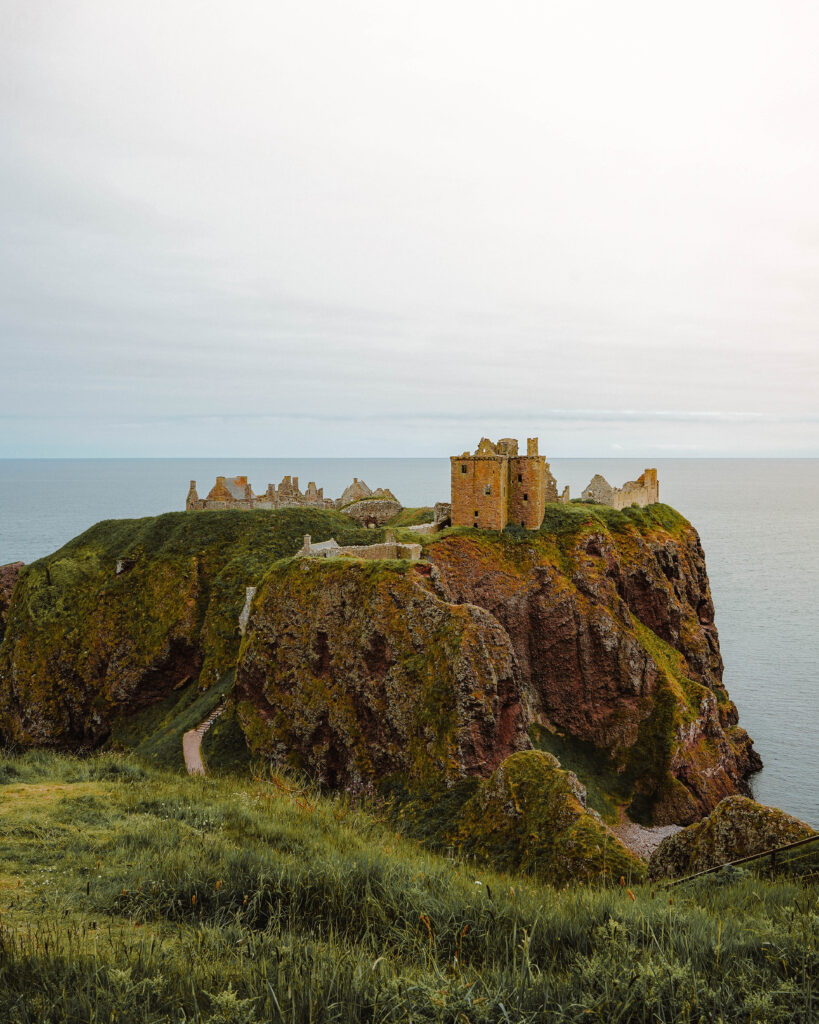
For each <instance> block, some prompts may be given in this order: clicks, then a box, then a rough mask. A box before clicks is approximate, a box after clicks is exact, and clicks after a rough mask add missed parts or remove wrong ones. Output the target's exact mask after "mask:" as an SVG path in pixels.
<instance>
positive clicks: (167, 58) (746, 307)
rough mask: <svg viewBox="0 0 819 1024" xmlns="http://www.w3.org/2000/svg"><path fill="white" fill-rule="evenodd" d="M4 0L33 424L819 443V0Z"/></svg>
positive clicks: (709, 449) (331, 443)
mask: <svg viewBox="0 0 819 1024" xmlns="http://www.w3.org/2000/svg"><path fill="white" fill-rule="evenodd" d="M0 14H1V15H2V26H1V27H0V116H1V117H2V141H1V142H0V216H1V217H2V232H1V233H0V357H2V380H3V387H2V391H0V394H2V406H0V457H16V456H25V457H28V456H63V455H65V456H97V455H99V456H138V455H144V456H154V455H155V456H192V455H197V456H210V455H213V456H217V455H226V456H227V455H247V456H279V455H303V456H321V455H327V456H331V455H438V454H440V455H445V454H449V453H451V452H460V451H462V450H463V449H464V448H466V447H469V448H472V447H474V446H475V444H476V443H477V441H478V439H479V437H480V436H481V435H482V434H488V435H489V436H492V437H497V436H503V435H512V436H521V437H525V436H528V435H531V434H539V435H540V438H541V451H545V452H546V453H547V454H548V455H552V456H555V457H557V456H584V455H589V456H612V455H635V456H652V455H655V456H661V455H663V456H672V455H693V456H698V455H702V456H706V455H813V456H816V455H819V402H817V398H818V397H819V127H818V126H819V59H817V40H819V5H817V4H816V3H815V0H805V2H801V3H798V2H787V0H784V2H783V0H776V2H770V3H754V2H752V0H751V2H749V0H741V2H731V3H728V2H722V3H721V2H719V0H708V2H704V3H699V2H694V3H691V2H689V3H686V4H668V3H657V0H648V2H645V3H634V2H629V0H619V2H617V3H610V2H604V0H599V2H596V3H582V2H577V0H567V2H564V3H551V2H548V0H537V2H533V3H527V2H521V0H515V2H514V3H510V2H508V0H505V2H503V3H482V2H476V0H463V2H458V3H452V2H449V3H447V2H442V0H435V2H434V3H427V2H418V0H415V2H414V3H401V4H399V3H396V2H392V0H372V2H369V3H358V2H355V0H327V2H324V3H316V2H311V0H295V2H292V3H291V2H282V0H263V2H258V3H255V2H248V0H244V2H241V3H235V2H233V3H219V2H206V0H184V2H182V0H160V2H154V0H137V2H132V0H114V2H112V0H93V2H92V0H88V2H83V0H62V2H60V0H55V2H48V0H19V2H18V0H0Z"/></svg>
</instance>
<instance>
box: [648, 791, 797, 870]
mask: <svg viewBox="0 0 819 1024" xmlns="http://www.w3.org/2000/svg"><path fill="white" fill-rule="evenodd" d="M814 834H815V833H814V830H813V829H812V828H811V827H810V826H809V825H806V824H805V822H804V821H800V820H799V819H798V818H794V817H792V816H791V815H790V814H786V813H785V812H784V811H780V810H779V808H777V807H765V806H764V805H762V804H758V803H756V801H754V800H750V799H748V798H747V797H743V796H730V797H726V799H724V800H722V801H721V802H720V803H719V804H718V805H717V806H716V807H715V808H714V810H713V811H712V812H711V813H710V814H709V815H708V817H707V818H704V819H703V820H702V821H699V822H697V823H696V824H694V825H689V826H688V828H685V829H683V830H682V831H681V832H677V833H676V834H675V835H673V836H668V837H667V838H666V839H664V840H663V841H662V843H660V845H659V846H658V847H657V849H656V850H655V851H654V853H653V854H652V856H651V860H650V862H649V874H650V876H651V877H652V878H662V877H680V876H684V875H693V874H695V873H696V872H698V871H705V870H707V869H708V868H714V867H718V866H719V865H720V864H725V863H727V862H728V861H733V860H739V859H740V858H742V857H749V856H751V855H752V854H754V853H762V852H764V851H765V850H769V849H773V848H774V847H777V846H784V845H785V844H786V843H792V842H796V840H798V839H805V838H807V837H808V836H811V835H814Z"/></svg>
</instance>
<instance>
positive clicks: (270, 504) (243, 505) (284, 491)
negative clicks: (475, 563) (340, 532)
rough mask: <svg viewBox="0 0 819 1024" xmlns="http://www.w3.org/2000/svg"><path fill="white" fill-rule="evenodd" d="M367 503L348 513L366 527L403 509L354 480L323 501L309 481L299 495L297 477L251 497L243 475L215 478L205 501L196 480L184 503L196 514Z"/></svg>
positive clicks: (380, 492)
mask: <svg viewBox="0 0 819 1024" xmlns="http://www.w3.org/2000/svg"><path fill="white" fill-rule="evenodd" d="M363 502H368V503H369V505H368V507H367V509H366V510H361V509H358V508H356V510H355V511H356V514H355V515H353V512H350V515H353V518H357V519H359V520H360V521H362V522H364V523H365V525H367V526H370V525H380V524H381V523H382V522H384V521H386V519H390V518H391V517H392V516H394V515H398V513H399V512H400V511H401V510H402V508H403V506H402V505H401V503H400V502H399V501H398V500H397V498H396V497H395V495H394V494H393V493H392V491H390V490H389V489H387V488H383V487H379V488H378V489H377V490H375V491H371V490H370V488H369V487H368V486H367V485H366V484H365V483H364V481H363V480H359V479H358V477H355V479H354V480H353V482H352V483H351V484H350V485H349V486H348V487H346V488H345V490H344V492H343V494H342V495H341V497H340V498H325V497H324V488H323V487H316V485H315V483H314V482H313V481H312V480H311V481H310V483H309V484H308V485H307V490H306V491H304V493H302V491H301V490H300V489H299V478H298V477H297V476H294V477H290V476H285V477H283V478H282V482H281V483H280V484H279V486H278V487H276V486H275V485H274V484H268V485H267V489H266V490H265V492H264V494H254V493H253V488H252V487H251V486H250V484H249V483H248V482H247V477H246V476H229V477H226V476H217V477H216V483H215V484H214V485H213V487H211V489H210V491H209V492H208V496H207V497H206V498H200V497H199V494H198V492H197V490H196V481H195V480H191V485H190V488H189V490H188V496H187V499H186V500H185V509H186V510H187V511H188V512H198V511H201V510H202V509H211V510H213V509H226V508H230V509H239V510H242V509H252V508H261V509H273V508H301V507H303V506H308V507H310V508H328V509H344V510H345V511H346V510H347V507H348V506H358V505H360V504H362V503H363Z"/></svg>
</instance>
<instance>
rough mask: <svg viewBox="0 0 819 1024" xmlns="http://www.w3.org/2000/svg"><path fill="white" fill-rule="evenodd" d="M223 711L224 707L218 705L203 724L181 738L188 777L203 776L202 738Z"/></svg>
mask: <svg viewBox="0 0 819 1024" xmlns="http://www.w3.org/2000/svg"><path fill="white" fill-rule="evenodd" d="M224 710H225V705H224V704H220V705H219V707H217V708H216V709H215V710H214V711H211V713H210V714H209V715H208V717H207V718H206V719H205V721H204V722H201V723H200V724H199V725H197V727H196V728H195V729H189V730H188V732H186V733H185V734H184V735H183V737H182V753H183V755H184V757H185V767H186V768H187V769H188V774H189V775H204V774H205V766H204V764H203V763H202V737H203V736H204V735H205V733H206V732H207V731H208V729H210V727H211V726H212V725H213V723H214V722H215V721H216V719H217V718H218V717H219V715H221V714H222V712H223V711H224Z"/></svg>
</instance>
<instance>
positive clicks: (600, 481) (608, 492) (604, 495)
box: [580, 473, 614, 505]
mask: <svg viewBox="0 0 819 1024" xmlns="http://www.w3.org/2000/svg"><path fill="white" fill-rule="evenodd" d="M580 497H581V498H582V499H583V501H596V502H597V503H598V504H600V505H611V504H613V503H614V488H613V487H612V486H611V484H610V483H609V482H608V480H607V479H606V478H605V477H604V476H601V475H600V474H599V473H595V474H594V476H593V477H592V478H591V480H590V481H589V484H588V487H586V489H585V490H584V491H583V493H582V494H581V495H580Z"/></svg>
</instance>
